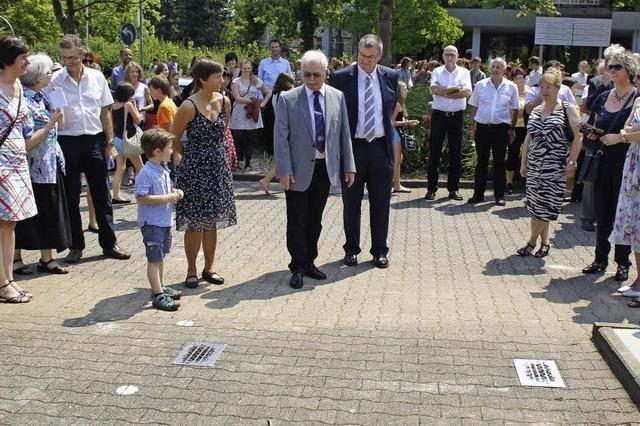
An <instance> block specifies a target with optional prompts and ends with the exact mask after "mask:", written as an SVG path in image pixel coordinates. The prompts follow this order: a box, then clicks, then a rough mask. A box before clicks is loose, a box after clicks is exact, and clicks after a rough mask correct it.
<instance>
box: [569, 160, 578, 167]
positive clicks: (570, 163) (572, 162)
mask: <svg viewBox="0 0 640 426" xmlns="http://www.w3.org/2000/svg"><path fill="white" fill-rule="evenodd" d="M567 164H568V165H570V166H575V165H576V164H577V163H576V162H575V161H573V160H569V161H568V162H567Z"/></svg>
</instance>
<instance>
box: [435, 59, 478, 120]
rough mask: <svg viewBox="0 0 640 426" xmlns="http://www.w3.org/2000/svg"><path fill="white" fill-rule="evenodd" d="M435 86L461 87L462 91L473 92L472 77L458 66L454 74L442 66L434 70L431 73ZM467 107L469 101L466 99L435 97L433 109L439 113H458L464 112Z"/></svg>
mask: <svg viewBox="0 0 640 426" xmlns="http://www.w3.org/2000/svg"><path fill="white" fill-rule="evenodd" d="M434 86H440V87H449V86H461V87H462V90H465V89H469V90H471V75H470V74H469V70H468V69H466V68H463V67H459V66H456V69H454V70H453V72H449V71H448V70H447V68H446V67H445V66H444V65H442V66H439V67H438V68H436V69H434V70H433V72H432V73H431V87H434ZM466 107H467V100H466V99H465V98H460V99H450V98H445V97H444V96H439V95H435V94H434V95H433V109H437V110H438V111H444V112H456V111H463V110H464V109H465V108H466Z"/></svg>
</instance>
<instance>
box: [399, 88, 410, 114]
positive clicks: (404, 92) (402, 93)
mask: <svg viewBox="0 0 640 426" xmlns="http://www.w3.org/2000/svg"><path fill="white" fill-rule="evenodd" d="M398 87H400V90H399V91H398V103H399V104H400V105H401V106H402V111H404V113H405V115H406V113H407V97H408V96H409V93H408V90H409V89H408V88H407V83H405V82H404V81H399V82H398Z"/></svg>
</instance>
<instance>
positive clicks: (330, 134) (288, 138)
mask: <svg viewBox="0 0 640 426" xmlns="http://www.w3.org/2000/svg"><path fill="white" fill-rule="evenodd" d="M327 62H328V61H327V57H326V56H325V55H324V54H323V53H322V52H320V51H318V50H310V51H308V52H306V53H305V54H304V56H303V57H302V72H303V80H304V85H303V86H300V87H297V88H295V89H292V90H289V91H288V92H283V93H281V95H280V98H279V99H278V106H277V109H276V124H275V128H274V154H275V160H276V172H277V174H278V177H279V179H280V184H281V185H282V186H283V187H284V189H285V195H286V199H287V249H288V250H289V254H290V255H291V263H290V264H289V269H290V270H291V272H292V274H293V275H292V276H291V280H290V281H289V285H290V286H291V287H292V288H301V287H302V285H303V277H304V276H305V275H306V276H308V277H311V278H314V279H319V280H323V279H326V278H327V276H326V274H324V273H323V272H322V271H320V270H319V269H318V268H317V267H316V266H315V264H314V261H315V259H316V258H317V257H318V239H319V238H320V231H321V230H322V212H323V210H324V207H325V205H326V203H327V197H328V195H329V187H330V186H331V185H334V186H337V185H338V184H339V183H340V178H341V176H342V177H343V179H344V180H345V183H346V185H347V186H351V185H352V184H353V181H354V178H355V173H356V165H355V162H354V159H353V151H352V148H351V132H350V130H349V118H348V115H347V104H346V102H345V99H344V95H343V94H342V92H341V91H339V90H337V89H334V88H332V87H330V86H327V85H326V84H325V79H326V78H327Z"/></svg>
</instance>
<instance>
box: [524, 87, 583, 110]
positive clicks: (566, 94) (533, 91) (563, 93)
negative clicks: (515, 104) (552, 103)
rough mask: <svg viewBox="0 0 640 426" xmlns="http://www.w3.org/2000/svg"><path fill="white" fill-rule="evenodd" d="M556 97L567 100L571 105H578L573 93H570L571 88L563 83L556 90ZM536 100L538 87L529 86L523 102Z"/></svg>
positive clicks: (538, 95)
mask: <svg viewBox="0 0 640 426" xmlns="http://www.w3.org/2000/svg"><path fill="white" fill-rule="evenodd" d="M558 98H560V99H561V100H562V101H564V102H569V103H570V104H571V105H578V104H577V103H576V98H574V97H573V93H571V89H569V87H568V86H565V85H564V84H561V85H560V90H558ZM538 100H540V87H538V86H534V87H531V88H530V89H529V91H528V92H527V97H526V98H524V103H525V104H529V103H531V102H535V101H538Z"/></svg>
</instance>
